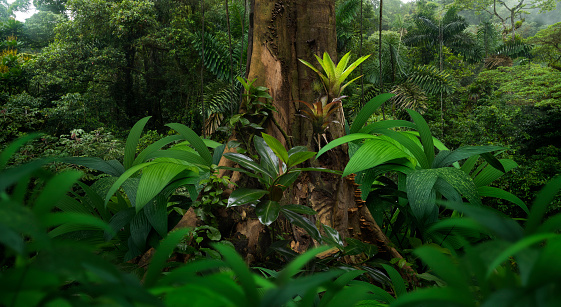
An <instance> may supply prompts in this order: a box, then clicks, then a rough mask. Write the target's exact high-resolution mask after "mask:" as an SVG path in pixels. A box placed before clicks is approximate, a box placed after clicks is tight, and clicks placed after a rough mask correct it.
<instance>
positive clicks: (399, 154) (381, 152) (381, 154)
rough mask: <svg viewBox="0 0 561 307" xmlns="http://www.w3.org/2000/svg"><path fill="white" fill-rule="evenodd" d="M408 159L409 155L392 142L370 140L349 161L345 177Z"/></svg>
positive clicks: (344, 173)
mask: <svg viewBox="0 0 561 307" xmlns="http://www.w3.org/2000/svg"><path fill="white" fill-rule="evenodd" d="M407 157H409V155H407V154H406V153H405V152H403V151H402V150H400V149H399V148H397V147H396V146H395V145H394V144H392V143H390V142H387V141H385V140H381V139H372V140H368V141H366V142H365V143H364V144H363V145H362V146H361V147H360V148H359V149H358V150H357V152H356V153H355V154H354V155H353V157H352V158H351V159H350V160H349V163H347V166H346V167H345V170H344V172H343V176H347V175H349V174H352V173H357V172H359V171H364V170H367V169H369V168H372V167H375V166H378V165H380V164H382V163H385V162H388V161H391V160H395V159H399V158H407Z"/></svg>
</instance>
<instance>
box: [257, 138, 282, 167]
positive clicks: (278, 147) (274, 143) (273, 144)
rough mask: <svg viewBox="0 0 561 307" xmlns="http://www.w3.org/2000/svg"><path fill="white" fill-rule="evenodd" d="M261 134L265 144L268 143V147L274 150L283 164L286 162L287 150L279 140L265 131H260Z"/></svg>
mask: <svg viewBox="0 0 561 307" xmlns="http://www.w3.org/2000/svg"><path fill="white" fill-rule="evenodd" d="M261 136H262V137H263V139H264V140H265V142H267V145H269V147H270V148H271V149H272V150H273V151H274V152H275V154H276V155H277V157H279V158H280V159H281V161H282V162H284V163H285V164H288V152H287V151H286V149H285V148H284V146H283V145H282V144H281V142H279V140H277V139H275V138H274V137H272V136H270V135H268V134H266V133H261Z"/></svg>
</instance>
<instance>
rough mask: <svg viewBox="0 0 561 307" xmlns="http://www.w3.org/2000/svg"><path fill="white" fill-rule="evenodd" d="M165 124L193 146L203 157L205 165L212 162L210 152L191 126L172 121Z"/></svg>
mask: <svg viewBox="0 0 561 307" xmlns="http://www.w3.org/2000/svg"><path fill="white" fill-rule="evenodd" d="M166 126H168V127H170V128H171V129H173V130H175V131H177V132H178V133H179V134H181V135H182V136H183V137H184V138H185V139H186V140H187V141H188V142H189V143H190V144H191V145H192V146H193V148H195V150H196V151H197V152H198V153H199V155H200V156H201V158H203V160H204V161H205V162H206V165H207V166H209V167H210V165H211V164H212V155H211V154H210V151H209V150H208V148H207V146H206V144H205V143H204V141H203V140H202V139H201V137H199V136H198V135H197V134H196V133H195V132H194V131H193V130H191V128H189V127H187V126H185V125H182V124H178V123H172V124H167V125H166Z"/></svg>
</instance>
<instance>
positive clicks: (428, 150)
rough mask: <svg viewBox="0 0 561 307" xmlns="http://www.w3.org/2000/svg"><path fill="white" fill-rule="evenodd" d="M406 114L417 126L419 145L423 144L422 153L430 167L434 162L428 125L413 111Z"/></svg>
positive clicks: (432, 145)
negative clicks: (419, 138)
mask: <svg viewBox="0 0 561 307" xmlns="http://www.w3.org/2000/svg"><path fill="white" fill-rule="evenodd" d="M407 112H408V113H409V116H411V118H412V119H413V121H414V122H415V124H416V125H417V130H418V131H419V135H420V137H421V144H423V151H424V152H425V156H426V158H427V162H428V165H432V162H433V161H434V143H433V141H432V139H433V137H432V134H431V132H430V128H429V125H428V124H427V122H426V121H425V119H424V118H423V117H422V116H421V114H419V113H418V112H416V111H413V110H407Z"/></svg>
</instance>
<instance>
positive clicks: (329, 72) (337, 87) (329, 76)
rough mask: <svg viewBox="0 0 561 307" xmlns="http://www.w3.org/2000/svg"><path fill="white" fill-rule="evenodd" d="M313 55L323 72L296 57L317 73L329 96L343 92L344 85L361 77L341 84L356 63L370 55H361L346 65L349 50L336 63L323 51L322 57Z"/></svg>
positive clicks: (335, 95)
mask: <svg viewBox="0 0 561 307" xmlns="http://www.w3.org/2000/svg"><path fill="white" fill-rule="evenodd" d="M314 56H315V57H316V59H317V60H318V63H319V65H321V68H322V69H323V71H324V72H325V74H324V73H322V72H321V71H320V70H319V69H317V68H315V67H314V65H312V64H310V63H308V62H306V61H304V60H302V59H298V60H300V62H302V64H304V65H306V66H308V67H309V68H310V69H312V70H313V71H315V72H316V73H317V74H318V75H319V77H320V78H321V81H322V82H323V86H324V87H325V91H326V92H327V94H328V95H329V97H332V98H333V97H339V96H341V93H342V92H343V90H344V89H345V87H347V86H349V85H350V84H351V83H353V82H354V81H355V80H356V79H358V78H360V77H362V76H358V77H356V78H354V79H352V80H351V81H349V82H347V83H345V85H342V84H343V82H344V81H345V79H347V77H349V75H350V74H351V73H352V72H353V70H355V68H357V67H358V65H360V64H361V63H362V62H364V61H365V60H366V59H368V57H370V55H365V56H362V57H360V58H359V59H358V60H356V61H354V62H353V63H352V64H351V65H349V66H348V67H347V65H348V64H349V60H350V58H351V53H350V52H348V53H347V54H345V55H344V56H343V57H342V58H341V60H340V61H339V63H338V64H337V65H335V63H333V60H331V57H330V56H329V54H328V53H327V52H324V53H323V59H322V58H320V57H318V56H317V55H315V54H314Z"/></svg>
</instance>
